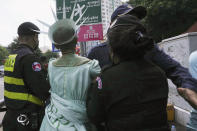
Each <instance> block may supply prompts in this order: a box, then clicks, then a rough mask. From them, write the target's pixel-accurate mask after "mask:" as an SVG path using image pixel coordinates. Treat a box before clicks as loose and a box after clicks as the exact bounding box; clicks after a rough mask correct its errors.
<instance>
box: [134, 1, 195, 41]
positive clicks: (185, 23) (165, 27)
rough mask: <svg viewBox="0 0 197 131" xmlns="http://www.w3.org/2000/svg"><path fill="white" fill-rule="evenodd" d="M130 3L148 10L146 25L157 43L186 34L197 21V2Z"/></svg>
mask: <svg viewBox="0 0 197 131" xmlns="http://www.w3.org/2000/svg"><path fill="white" fill-rule="evenodd" d="M130 3H131V4H133V5H143V6H145V7H146V8H147V11H148V13H147V17H146V18H145V20H144V23H145V25H146V26H147V28H148V31H149V32H150V34H151V35H152V36H153V37H154V39H155V40H156V41H157V42H159V41H161V40H162V39H165V38H169V37H173V36H176V35H179V34H182V33H184V32H185V31H186V30H187V29H188V28H189V27H190V26H191V25H192V24H194V23H195V22H196V20H197V15H196V14H197V0H130Z"/></svg>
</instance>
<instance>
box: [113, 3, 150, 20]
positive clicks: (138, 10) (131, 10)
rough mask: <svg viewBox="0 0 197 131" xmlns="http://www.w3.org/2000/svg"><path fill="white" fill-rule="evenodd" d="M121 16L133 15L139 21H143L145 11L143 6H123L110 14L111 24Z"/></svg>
mask: <svg viewBox="0 0 197 131" xmlns="http://www.w3.org/2000/svg"><path fill="white" fill-rule="evenodd" d="M123 14H135V15H136V16H137V17H138V18H139V19H143V18H144V17H145V16H146V14H147V11H146V8H145V7H143V6H137V7H132V6H131V5H129V4H123V5H121V6H119V7H118V8H117V9H116V10H115V11H114V12H113V13H112V15H111V22H113V21H114V20H115V19H116V18H117V17H118V16H120V15H123Z"/></svg>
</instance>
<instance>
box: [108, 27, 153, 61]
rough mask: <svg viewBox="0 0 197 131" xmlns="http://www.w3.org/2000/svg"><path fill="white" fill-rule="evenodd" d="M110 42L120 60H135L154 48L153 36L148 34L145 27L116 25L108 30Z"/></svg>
mask: <svg viewBox="0 0 197 131" xmlns="http://www.w3.org/2000/svg"><path fill="white" fill-rule="evenodd" d="M108 42H109V45H110V47H111V49H112V51H113V53H114V54H115V55H117V56H118V57H119V58H120V60H134V59H139V58H142V57H144V55H145V54H146V52H147V51H149V50H151V49H152V48H153V45H154V43H153V40H152V38H150V37H148V36H147V33H146V30H145V28H142V27H137V26H136V28H133V26H129V25H127V26H125V25H124V26H116V27H114V28H112V29H110V30H109V32H108Z"/></svg>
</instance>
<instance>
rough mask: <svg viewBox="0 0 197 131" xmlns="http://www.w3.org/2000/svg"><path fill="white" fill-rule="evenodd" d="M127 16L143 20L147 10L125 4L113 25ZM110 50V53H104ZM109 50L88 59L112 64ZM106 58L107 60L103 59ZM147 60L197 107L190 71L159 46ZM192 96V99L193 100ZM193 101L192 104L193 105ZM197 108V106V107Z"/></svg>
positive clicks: (97, 49) (196, 84)
mask: <svg viewBox="0 0 197 131" xmlns="http://www.w3.org/2000/svg"><path fill="white" fill-rule="evenodd" d="M125 14H130V15H134V16H137V17H138V18H139V19H143V18H144V17H145V16H146V9H145V8H144V7H142V6H139V7H135V8H133V7H132V6H130V5H128V4H124V5H121V6H119V7H118V8H117V9H116V10H115V11H114V12H113V14H112V16H111V25H113V23H114V22H115V21H116V19H117V17H119V16H121V15H125ZM103 49H104V50H108V52H106V51H103ZM93 56H94V57H93ZM108 56H109V48H108V46H107V45H106V46H101V47H95V48H93V49H92V50H91V51H90V52H89V54H88V58H90V59H97V60H98V61H99V63H110V62H109V61H110V59H109V57H108ZM103 58H105V59H103ZM145 58H146V59H148V60H150V61H152V62H153V63H154V64H156V65H157V66H159V67H160V68H161V69H162V70H164V72H165V73H166V75H167V77H168V78H169V79H170V80H172V82H173V83H174V84H175V85H176V86H177V87H182V88H178V89H177V90H178V91H179V93H180V95H182V96H183V97H184V98H185V100H187V101H188V102H190V104H192V103H193V104H192V106H193V107H194V106H195V105H197V95H196V93H195V92H197V80H195V79H194V78H192V76H191V75H190V73H189V72H188V69H187V68H185V67H183V66H181V65H180V63H178V62H177V61H175V60H174V59H172V58H171V57H170V56H169V55H167V54H166V53H165V52H163V51H162V50H160V49H159V48H158V46H157V45H156V44H155V46H154V48H153V50H152V51H151V52H150V53H148V54H147V55H146V56H145ZM194 91H195V92H194ZM191 96H192V98H191ZM191 101H192V103H191ZM196 108H197V106H196Z"/></svg>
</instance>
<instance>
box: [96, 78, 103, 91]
mask: <svg viewBox="0 0 197 131" xmlns="http://www.w3.org/2000/svg"><path fill="white" fill-rule="evenodd" d="M96 81H97V83H98V89H102V80H101V78H100V77H97V78H96Z"/></svg>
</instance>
